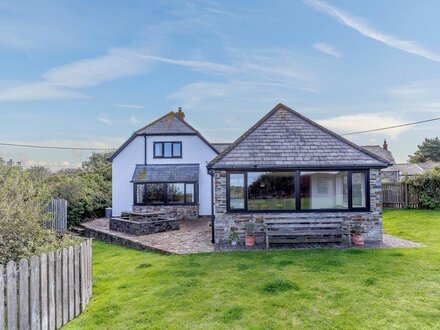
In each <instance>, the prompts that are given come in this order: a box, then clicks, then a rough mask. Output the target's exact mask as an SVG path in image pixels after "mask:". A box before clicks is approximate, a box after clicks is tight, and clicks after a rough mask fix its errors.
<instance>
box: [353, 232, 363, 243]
mask: <svg viewBox="0 0 440 330" xmlns="http://www.w3.org/2000/svg"><path fill="white" fill-rule="evenodd" d="M351 241H352V243H353V244H354V245H359V246H362V245H364V235H362V233H360V234H351Z"/></svg>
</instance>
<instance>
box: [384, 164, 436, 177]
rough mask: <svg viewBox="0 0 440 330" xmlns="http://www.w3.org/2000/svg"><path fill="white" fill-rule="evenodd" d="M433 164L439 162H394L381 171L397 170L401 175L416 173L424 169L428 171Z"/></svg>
mask: <svg viewBox="0 0 440 330" xmlns="http://www.w3.org/2000/svg"><path fill="white" fill-rule="evenodd" d="M435 166H440V163H417V164H416V163H400V164H394V165H393V166H390V167H388V168H386V169H384V170H383V171H386V172H396V171H397V172H399V173H400V174H401V175H416V174H423V173H424V172H425V171H429V170H431V169H432V168H434V167H435Z"/></svg>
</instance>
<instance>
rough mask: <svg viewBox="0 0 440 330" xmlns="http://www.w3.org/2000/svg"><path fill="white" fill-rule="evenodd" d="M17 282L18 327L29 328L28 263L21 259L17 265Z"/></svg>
mask: <svg viewBox="0 0 440 330" xmlns="http://www.w3.org/2000/svg"><path fill="white" fill-rule="evenodd" d="M18 276H19V278H20V284H19V290H18V291H19V302H20V307H19V318H20V322H19V323H20V329H29V263H28V261H27V259H21V260H20V262H19V266H18Z"/></svg>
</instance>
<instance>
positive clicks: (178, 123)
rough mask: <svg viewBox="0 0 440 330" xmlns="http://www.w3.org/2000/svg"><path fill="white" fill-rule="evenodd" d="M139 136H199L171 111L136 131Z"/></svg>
mask: <svg viewBox="0 0 440 330" xmlns="http://www.w3.org/2000/svg"><path fill="white" fill-rule="evenodd" d="M136 133H137V134H147V135H148V134H197V133H198V132H197V131H196V130H195V129H194V128H193V127H192V126H191V125H189V124H188V123H187V122H185V120H183V119H182V118H181V117H180V116H179V115H178V114H176V113H175V112H173V111H171V112H169V113H167V114H166V115H165V116H162V117H160V118H159V119H157V120H155V121H153V122H152V123H150V124H148V125H147V126H144V127H142V128H141V129H139V130H137V131H136Z"/></svg>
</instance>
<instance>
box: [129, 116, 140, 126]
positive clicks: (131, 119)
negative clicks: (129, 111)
mask: <svg viewBox="0 0 440 330" xmlns="http://www.w3.org/2000/svg"><path fill="white" fill-rule="evenodd" d="M130 122H131V123H132V124H133V125H138V124H139V123H140V121H139V119H137V118H136V117H135V116H130Z"/></svg>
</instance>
